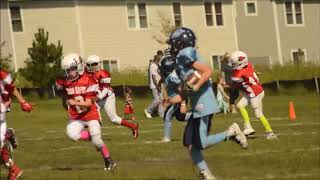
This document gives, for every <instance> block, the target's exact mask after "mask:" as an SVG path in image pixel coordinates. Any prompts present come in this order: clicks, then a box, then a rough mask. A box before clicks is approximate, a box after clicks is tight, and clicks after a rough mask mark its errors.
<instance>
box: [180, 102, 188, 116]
mask: <svg viewBox="0 0 320 180" xmlns="http://www.w3.org/2000/svg"><path fill="white" fill-rule="evenodd" d="M180 112H181V113H182V114H185V113H187V106H186V103H181V105H180Z"/></svg>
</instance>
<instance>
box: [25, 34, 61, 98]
mask: <svg viewBox="0 0 320 180" xmlns="http://www.w3.org/2000/svg"><path fill="white" fill-rule="evenodd" d="M48 40H49V33H48V32H47V31H46V32H45V31H44V29H38V32H37V33H35V34H34V40H33V42H32V47H31V48H28V54H29V56H30V57H29V58H27V60H26V61H25V63H26V66H25V68H23V69H20V72H21V74H22V76H24V77H25V78H26V79H27V80H28V81H31V82H32V83H33V85H34V86H36V87H37V88H39V95H40V97H43V96H44V92H45V90H46V89H49V88H50V86H51V85H52V84H53V83H54V81H55V78H56V77H57V76H58V75H59V73H60V71H61V69H60V62H61V58H62V46H61V43H60V40H59V41H58V45H55V44H53V43H51V44H48Z"/></svg>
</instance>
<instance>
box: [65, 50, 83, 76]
mask: <svg viewBox="0 0 320 180" xmlns="http://www.w3.org/2000/svg"><path fill="white" fill-rule="evenodd" d="M61 69H62V70H64V72H65V75H66V77H67V79H68V80H70V81H75V80H77V79H78V78H79V76H80V75H82V74H83V73H84V67H83V60H82V58H81V57H80V56H79V54H76V53H72V54H68V55H66V56H65V57H64V58H63V59H62V61H61Z"/></svg>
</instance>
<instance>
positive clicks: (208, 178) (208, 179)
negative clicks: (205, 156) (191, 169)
mask: <svg viewBox="0 0 320 180" xmlns="http://www.w3.org/2000/svg"><path fill="white" fill-rule="evenodd" d="M200 180H216V178H215V177H214V176H213V175H212V174H211V172H210V171H209V170H204V171H201V172H200Z"/></svg>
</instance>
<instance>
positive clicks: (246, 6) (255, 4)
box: [244, 1, 258, 16]
mask: <svg viewBox="0 0 320 180" xmlns="http://www.w3.org/2000/svg"><path fill="white" fill-rule="evenodd" d="M249 3H253V4H254V8H255V10H256V12H255V13H249V12H248V4H249ZM244 15H245V16H258V2H257V1H244Z"/></svg>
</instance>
